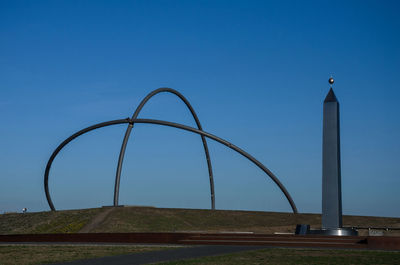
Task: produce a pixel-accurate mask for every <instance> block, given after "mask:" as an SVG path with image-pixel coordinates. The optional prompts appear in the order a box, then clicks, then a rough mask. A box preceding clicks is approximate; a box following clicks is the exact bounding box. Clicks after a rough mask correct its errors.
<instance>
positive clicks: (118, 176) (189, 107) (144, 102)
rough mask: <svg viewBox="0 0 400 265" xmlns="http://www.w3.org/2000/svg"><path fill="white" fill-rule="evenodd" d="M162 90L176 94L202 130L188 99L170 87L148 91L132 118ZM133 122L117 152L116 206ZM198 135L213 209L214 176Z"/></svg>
mask: <svg viewBox="0 0 400 265" xmlns="http://www.w3.org/2000/svg"><path fill="white" fill-rule="evenodd" d="M163 92H167V93H171V94H173V95H176V96H178V97H179V98H180V99H181V100H182V101H183V102H184V103H185V105H186V107H187V108H188V109H189V110H190V113H191V114H192V116H193V118H194V120H195V122H196V125H197V128H198V129H199V130H201V131H202V130H203V128H202V127H201V124H200V121H199V118H198V117H197V114H196V112H195V111H194V109H193V108H192V106H191V105H190V103H189V101H188V100H187V99H186V98H185V97H184V96H183V95H182V94H181V93H179V92H178V91H176V90H174V89H171V88H159V89H156V90H154V91H152V92H150V93H149V94H148V95H147V96H146V97H145V98H144V99H143V100H142V101H141V102H140V104H139V106H138V107H137V109H136V110H135V112H134V113H133V115H132V119H136V118H137V117H138V115H139V113H140V111H141V110H142V109H143V107H144V105H145V104H146V103H147V101H149V100H150V99H151V98H152V97H153V96H155V95H157V94H159V93H163ZM133 124H134V123H129V125H128V128H126V132H125V136H124V140H123V142H122V146H121V151H120V153H119V158H118V166H117V173H116V175H115V187H114V206H118V199H119V185H120V179H121V171H122V163H123V161H124V157H125V150H126V146H127V144H128V140H129V136H130V134H131V131H132V129H133ZM200 136H201V140H202V142H203V147H204V152H205V155H206V160H207V167H208V176H209V178H210V192H211V209H213V210H214V209H215V193H214V177H213V172H212V166H211V159H210V154H209V152H208V146H207V140H206V138H205V137H204V136H203V135H200Z"/></svg>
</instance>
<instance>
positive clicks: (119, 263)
mask: <svg viewBox="0 0 400 265" xmlns="http://www.w3.org/2000/svg"><path fill="white" fill-rule="evenodd" d="M261 248H265V246H264V247H263V246H200V247H188V248H178V249H168V250H160V251H151V252H142V253H134V254H128V255H119V256H111V257H103V258H96V259H86V260H77V261H72V262H64V263H56V264H57V265H83V264H85V265H105V264H112V265H139V264H149V263H156V262H166V261H175V260H182V259H191V258H198V257H205V256H216V255H222V254H228V253H234V252H239V251H246V250H255V249H261ZM54 265H55V264H54Z"/></svg>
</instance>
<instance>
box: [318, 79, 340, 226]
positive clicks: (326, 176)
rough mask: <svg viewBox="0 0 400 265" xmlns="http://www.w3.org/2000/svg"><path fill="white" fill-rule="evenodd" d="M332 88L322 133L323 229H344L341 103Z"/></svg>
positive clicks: (326, 103) (325, 111) (326, 102)
mask: <svg viewBox="0 0 400 265" xmlns="http://www.w3.org/2000/svg"><path fill="white" fill-rule="evenodd" d="M333 82H334V81H333V78H329V83H330V84H331V88H330V90H329V92H328V95H327V96H326V98H325V100H324V110H323V112H324V113H323V131H322V139H323V140H322V229H337V228H341V227H342V181H341V173H340V121H339V102H338V100H337V98H336V96H335V93H334V92H333V89H332V84H333Z"/></svg>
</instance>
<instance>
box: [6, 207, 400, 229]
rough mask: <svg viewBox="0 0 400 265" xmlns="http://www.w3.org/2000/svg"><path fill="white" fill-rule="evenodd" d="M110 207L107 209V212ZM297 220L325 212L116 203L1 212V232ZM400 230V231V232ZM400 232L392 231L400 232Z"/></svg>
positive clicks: (385, 223)
mask: <svg viewBox="0 0 400 265" xmlns="http://www.w3.org/2000/svg"><path fill="white" fill-rule="evenodd" d="M106 211H107V214H104V213H105V212H106ZM99 216H101V220H99V219H98V217H99ZM343 223H344V226H365V227H370V226H375V227H399V228H400V218H386V217H370V216H344V217H343ZM296 224H310V225H311V227H312V228H319V227H320V225H321V215H320V214H297V215H296V214H292V213H277V212H255V211H226V210H198V209H168V208H152V207H116V208H112V209H111V210H110V208H95V209H85V210H68V211H57V212H38V213H25V214H1V215H0V234H22V233H76V232H79V231H81V230H82V229H83V228H84V227H85V228H86V229H85V231H87V232H94V233H95V232H177V231H207V232H215V231H249V232H256V233H274V232H293V231H294V228H295V226H296ZM399 232H400V231H399ZM399 232H391V234H393V235H400V233H399Z"/></svg>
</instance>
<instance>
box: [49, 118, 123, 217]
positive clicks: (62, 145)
mask: <svg viewBox="0 0 400 265" xmlns="http://www.w3.org/2000/svg"><path fill="white" fill-rule="evenodd" d="M130 121H131V120H130V119H129V118H126V119H120V120H112V121H106V122H102V123H98V124H95V125H93V126H89V127H87V128H85V129H82V130H80V131H78V132H76V133H74V134H73V135H71V136H70V137H68V138H67V139H65V140H64V141H63V142H62V143H61V144H60V145H59V146H58V147H57V148H56V150H54V152H53V154H51V156H50V159H49V161H48V162H47V165H46V170H45V172H44V192H45V193H46V199H47V203H48V204H49V206H50V209H51V210H52V211H55V210H56V208H55V207H54V204H53V202H52V201H51V197H50V192H49V173H50V168H51V164H52V163H53V160H54V158H56V156H57V154H58V153H59V152H60V151H61V149H63V148H64V146H66V145H67V144H68V143H69V142H71V141H72V140H74V139H75V138H76V137H78V136H81V135H82V134H85V133H87V132H90V131H93V130H96V129H99V128H102V127H106V126H110V125H116V124H122V123H130Z"/></svg>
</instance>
